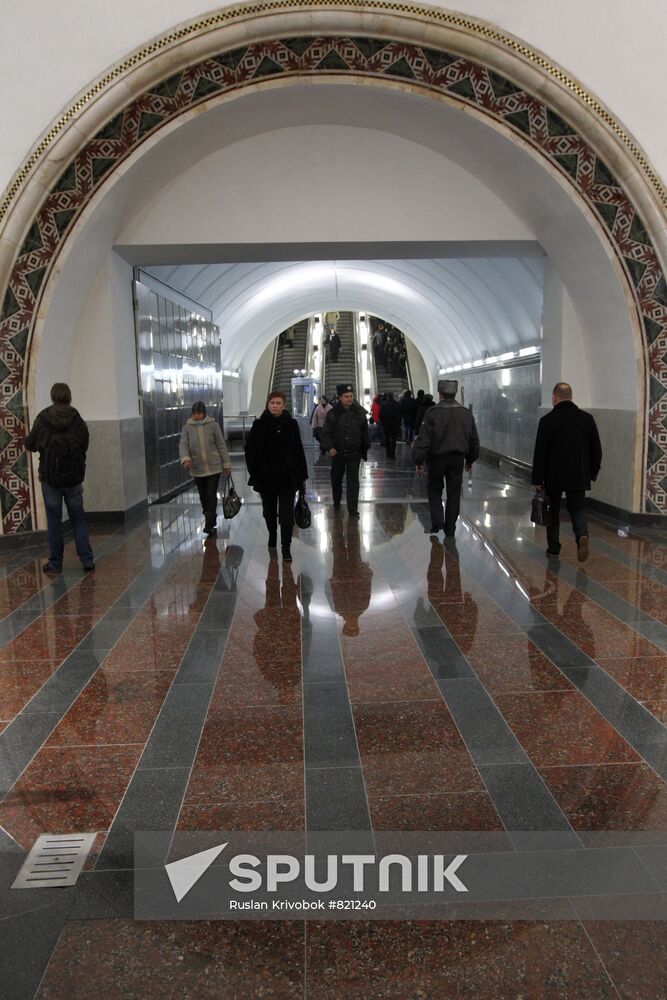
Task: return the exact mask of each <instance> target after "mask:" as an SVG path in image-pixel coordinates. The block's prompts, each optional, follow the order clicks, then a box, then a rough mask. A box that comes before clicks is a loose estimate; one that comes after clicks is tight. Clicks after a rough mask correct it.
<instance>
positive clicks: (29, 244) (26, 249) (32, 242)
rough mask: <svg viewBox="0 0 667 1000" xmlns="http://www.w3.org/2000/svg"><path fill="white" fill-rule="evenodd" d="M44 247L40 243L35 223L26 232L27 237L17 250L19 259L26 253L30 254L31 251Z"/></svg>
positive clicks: (37, 226)
mask: <svg viewBox="0 0 667 1000" xmlns="http://www.w3.org/2000/svg"><path fill="white" fill-rule="evenodd" d="M43 246H44V243H43V241H42V234H41V232H40V228H39V224H38V223H37V222H36V221H35V222H33V224H32V225H31V227H30V229H29V230H28V235H27V236H26V238H25V240H24V241H23V246H22V247H21V249H20V250H19V257H23V256H24V255H25V254H27V253H32V251H33V250H41V249H42V247H43Z"/></svg>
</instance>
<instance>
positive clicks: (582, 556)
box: [577, 535, 589, 562]
mask: <svg viewBox="0 0 667 1000" xmlns="http://www.w3.org/2000/svg"><path fill="white" fill-rule="evenodd" d="M588 551H589V550H588V535H582V536H581V537H580V538H578V539H577V559H578V560H579V562H586V560H587V559H588Z"/></svg>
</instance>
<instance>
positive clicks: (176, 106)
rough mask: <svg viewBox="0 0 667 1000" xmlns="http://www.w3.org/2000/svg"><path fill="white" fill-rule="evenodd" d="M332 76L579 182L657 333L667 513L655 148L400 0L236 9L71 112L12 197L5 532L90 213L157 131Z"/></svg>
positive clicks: (5, 272) (653, 448)
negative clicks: (432, 108)
mask: <svg viewBox="0 0 667 1000" xmlns="http://www.w3.org/2000/svg"><path fill="white" fill-rule="evenodd" d="M317 74H320V75H322V74H327V75H328V76H331V75H332V74H333V75H334V76H348V77H349V76H353V77H356V78H359V77H371V78H373V79H374V80H376V81H380V80H383V79H384V80H387V81H391V82H392V84H393V85H395V84H396V83H397V82H399V83H400V82H401V81H403V82H404V83H405V84H406V85H407V86H409V87H410V88H411V89H418V90H421V91H422V92H424V93H429V92H431V93H437V94H441V95H445V96H447V97H449V98H454V99H456V100H457V101H460V102H461V103H462V104H464V105H465V104H468V105H471V106H473V107H474V108H475V109H476V110H477V111H478V112H481V113H482V114H484V115H486V116H488V117H490V118H491V119H493V120H494V121H495V122H500V123H502V124H503V125H504V126H505V127H507V128H509V129H510V130H511V131H512V132H514V133H516V134H517V135H518V136H520V138H521V140H523V141H524V142H528V143H529V144H530V145H531V146H532V147H533V149H535V150H537V151H538V152H539V153H540V154H541V156H542V157H544V158H545V159H546V160H547V161H548V162H549V163H550V165H551V167H552V168H556V169H557V170H558V171H559V172H560V173H561V175H563V176H564V177H565V178H566V179H567V181H568V182H569V183H570V184H571V185H572V187H573V188H574V190H575V192H576V193H577V195H578V196H579V198H580V199H581V200H582V201H583V202H584V203H585V204H586V206H587V207H588V209H589V210H591V211H592V212H593V213H594V215H595V216H596V218H597V220H598V221H599V223H600V224H601V227H602V229H603V231H604V233H605V234H606V236H607V238H608V241H609V244H610V248H611V250H612V251H613V254H614V256H615V258H616V260H617V262H618V263H619V264H620V266H621V268H622V271H623V273H624V275H625V277H626V280H627V287H628V290H629V292H630V294H631V296H632V299H633V301H634V304H635V309H636V313H637V318H638V320H639V325H640V327H641V329H642V331H643V336H644V356H645V364H646V378H647V383H648V385H647V400H648V405H647V414H646V447H645V473H644V474H645V481H644V490H643V496H644V509H645V510H647V511H650V512H654V513H667V281H666V278H665V274H664V273H663V269H662V267H661V262H660V256H659V252H658V250H657V249H656V247H657V246H659V247H660V249H662V247H661V245H660V243H659V240H660V233H661V232H664V221H663V214H664V206H665V205H667V195H666V194H665V191H664V189H663V188H662V186H661V185H660V181H659V179H658V178H657V176H656V175H655V173H654V172H653V171H652V170H651V168H650V165H649V164H648V162H647V161H646V158H645V157H644V156H643V154H642V152H641V150H640V149H639V148H638V147H637V146H636V144H635V143H634V142H633V141H632V139H631V138H630V137H629V136H628V135H627V133H626V132H625V131H624V130H623V128H622V126H621V125H620V124H619V123H618V122H617V121H616V120H615V119H614V118H613V116H612V115H611V114H610V113H609V112H608V111H607V110H606V109H605V108H603V107H602V105H600V103H599V102H598V101H596V99H595V98H594V97H592V95H589V94H587V93H586V92H585V91H584V90H583V88H582V87H581V86H580V85H579V84H577V83H576V81H574V80H572V79H571V78H569V77H568V76H567V74H565V73H564V72H563V71H562V70H560V69H559V68H558V67H556V66H554V65H553V64H552V63H550V62H549V61H548V60H547V59H545V58H544V57H543V56H542V55H540V54H539V53H537V52H534V51H533V50H531V49H529V48H528V47H527V46H525V45H524V44H523V43H521V42H519V41H518V40H517V39H514V38H512V37H510V36H508V35H504V34H503V33H501V32H498V31H497V30H495V29H493V28H491V27H490V26H488V25H485V24H484V23H483V22H479V21H475V20H473V19H470V18H464V17H461V16H459V15H455V14H451V13H449V12H447V11H442V10H433V9H427V8H422V7H418V6H414V5H402V4H392V3H389V2H384V0H376V2H370V3H364V4H362V5H358V6H357V5H351V4H349V3H345V2H343V0H326V2H324V3H309V2H308V0H303V2H297V3H288V2H287V0H274V2H267V3H263V4H250V5H246V6H242V7H236V8H227V9H225V10H222V11H220V12H217V13H215V14H212V15H210V16H209V17H206V18H204V19H201V20H198V21H196V22H192V23H190V24H188V25H185V26H183V27H181V28H178V29H176V30H174V31H172V32H170V33H169V34H167V35H164V36H162V37H161V38H159V39H157V40H156V41H154V42H152V43H151V44H150V45H148V46H146V47H145V48H143V49H141V50H138V51H137V52H135V53H133V54H132V55H131V56H130V57H128V59H126V60H124V61H123V62H122V63H120V64H118V65H117V66H116V67H114V68H113V69H112V70H111V71H110V72H109V73H107V74H106V75H105V76H104V77H102V78H101V79H100V80H99V81H98V82H97V83H96V84H94V86H93V87H91V88H90V90H88V91H87V92H86V93H85V94H83V95H82V96H81V97H80V98H79V100H78V101H77V102H76V103H75V104H74V105H72V107H71V108H70V109H68V111H66V112H65V114H64V115H62V116H61V118H60V119H58V121H57V122H56V123H55V124H54V125H53V126H52V128H51V129H50V130H49V131H48V132H47V133H46V135H45V136H44V137H43V138H42V140H41V141H40V142H39V143H38V145H37V146H36V147H35V150H33V152H32V153H31V155H30V157H29V158H28V160H27V161H26V163H25V165H24V166H23V167H22V168H21V170H20V171H19V172H18V173H17V175H16V177H15V179H14V181H13V182H12V184H11V185H10V187H9V188H8V189H7V192H6V193H5V196H4V198H3V201H2V203H0V225H2V227H3V229H2V232H1V234H0V235H1V241H0V289H2V298H1V299H0V301H1V303H2V304H1V306H0V512H1V518H2V531H3V533H6V534H10V533H17V532H21V531H29V530H31V529H32V526H33V519H32V518H33V515H32V504H31V495H30V480H29V466H28V460H27V455H26V453H25V451H24V449H23V438H24V435H25V431H26V422H27V413H26V403H25V391H24V383H25V376H26V372H27V357H28V352H29V348H30V340H31V335H32V332H33V329H34V327H35V323H36V320H37V316H38V312H39V308H40V303H41V299H42V295H43V293H44V289H45V287H46V284H47V279H48V277H49V275H50V274H51V273H52V271H53V269H54V265H55V264H56V261H57V260H58V257H59V255H60V253H61V252H62V250H63V247H64V246H65V244H66V242H67V240H68V238H69V236H70V235H71V234H72V231H73V228H74V226H75V223H76V221H77V220H78V219H79V218H80V217H81V215H82V213H83V211H84V210H85V208H86V206H87V205H88V204H89V203H90V202H91V201H92V200H93V198H95V197H96V196H97V195H98V194H99V192H100V189H101V188H102V186H103V185H104V184H105V183H106V182H108V181H109V179H110V178H111V177H112V176H113V174H114V171H116V170H117V168H118V167H119V166H120V164H121V163H122V162H123V161H124V160H126V159H127V158H128V157H129V156H130V155H131V154H132V153H133V152H134V151H135V150H137V149H138V147H139V146H140V145H141V144H142V143H143V142H144V141H145V140H146V139H147V138H148V137H151V138H152V139H154V138H155V133H156V132H157V131H158V130H159V129H160V128H161V127H162V126H164V125H166V124H167V123H170V122H174V120H175V119H177V118H178V117H179V116H180V115H183V114H185V113H187V112H189V111H191V109H193V108H194V107H195V106H197V105H201V104H205V103H206V102H207V101H211V100H214V99H216V98H220V97H222V96H223V95H225V94H229V93H230V92H231V91H234V90H239V89H242V88H244V87H248V86H253V87H256V86H258V85H261V84H262V83H263V82H271V83H273V82H274V81H277V80H279V79H280V78H283V79H284V78H286V77H295V76H296V77H308V76H312V75H317ZM102 123H103V124H102ZM63 164H65V166H64V169H63ZM637 206H639V207H637Z"/></svg>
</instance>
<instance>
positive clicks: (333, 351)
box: [329, 330, 342, 364]
mask: <svg viewBox="0 0 667 1000" xmlns="http://www.w3.org/2000/svg"><path fill="white" fill-rule="evenodd" d="M341 347H342V342H341V339H340V337H339V336H338V334H337V333H336V331H335V330H334V331H333V333H332V334H331V338H330V340H329V357H330V358H331V360H332V361H333V362H334V364H335V363H336V361H338V355H339V354H340V349H341Z"/></svg>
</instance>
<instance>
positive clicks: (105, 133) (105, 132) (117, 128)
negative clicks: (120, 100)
mask: <svg viewBox="0 0 667 1000" xmlns="http://www.w3.org/2000/svg"><path fill="white" fill-rule="evenodd" d="M124 117H125V115H124V112H122V111H121V113H120V114H119V115H116V116H115V118H112V119H111V121H109V122H107V123H106V125H105V126H104V128H101V129H100V130H99V132H98V133H97V135H96V136H95V138H96V139H122V138H123V120H124Z"/></svg>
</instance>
